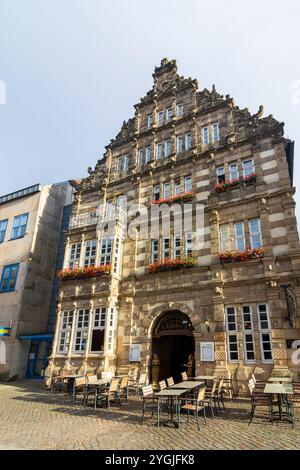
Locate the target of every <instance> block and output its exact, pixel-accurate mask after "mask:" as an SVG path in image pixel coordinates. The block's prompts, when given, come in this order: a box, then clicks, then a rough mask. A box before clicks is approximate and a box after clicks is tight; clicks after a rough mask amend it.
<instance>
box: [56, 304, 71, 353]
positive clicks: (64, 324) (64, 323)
mask: <svg viewBox="0 0 300 470" xmlns="http://www.w3.org/2000/svg"><path fill="white" fill-rule="evenodd" d="M73 315H74V311H73V310H66V311H63V312H62V314H61V322H60V330H59V334H58V343H57V352H58V353H61V354H67V353H68V351H69V345H70V339H71V331H72V324H73Z"/></svg>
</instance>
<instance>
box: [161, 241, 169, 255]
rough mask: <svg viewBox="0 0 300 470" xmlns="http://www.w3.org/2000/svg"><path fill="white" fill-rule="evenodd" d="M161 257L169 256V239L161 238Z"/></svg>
mask: <svg viewBox="0 0 300 470" xmlns="http://www.w3.org/2000/svg"><path fill="white" fill-rule="evenodd" d="M162 258H163V259H166V258H170V239H169V238H164V239H163V251H162Z"/></svg>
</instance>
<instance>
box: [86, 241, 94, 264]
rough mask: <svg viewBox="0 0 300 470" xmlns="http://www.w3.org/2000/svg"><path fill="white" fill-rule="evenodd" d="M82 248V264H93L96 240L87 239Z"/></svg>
mask: <svg viewBox="0 0 300 470" xmlns="http://www.w3.org/2000/svg"><path fill="white" fill-rule="evenodd" d="M84 248H85V249H84V266H95V263H96V249H97V240H87V241H86V242H85V244H84Z"/></svg>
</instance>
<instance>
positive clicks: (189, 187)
mask: <svg viewBox="0 0 300 470" xmlns="http://www.w3.org/2000/svg"><path fill="white" fill-rule="evenodd" d="M192 189H193V188H192V177H191V176H190V175H188V176H186V177H185V178H184V192H186V193H188V192H190V191H192Z"/></svg>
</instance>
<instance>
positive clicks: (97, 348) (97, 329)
mask: <svg viewBox="0 0 300 470" xmlns="http://www.w3.org/2000/svg"><path fill="white" fill-rule="evenodd" d="M106 310H107V309H106V307H99V308H95V310H94V314H93V327H92V337H91V352H99V353H100V352H101V353H103V352H104V334H105V323H106Z"/></svg>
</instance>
